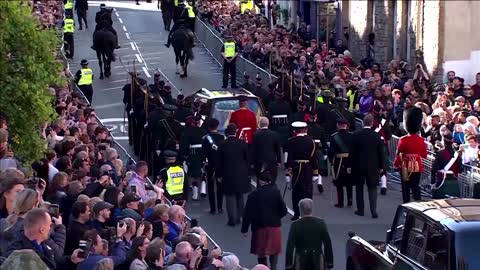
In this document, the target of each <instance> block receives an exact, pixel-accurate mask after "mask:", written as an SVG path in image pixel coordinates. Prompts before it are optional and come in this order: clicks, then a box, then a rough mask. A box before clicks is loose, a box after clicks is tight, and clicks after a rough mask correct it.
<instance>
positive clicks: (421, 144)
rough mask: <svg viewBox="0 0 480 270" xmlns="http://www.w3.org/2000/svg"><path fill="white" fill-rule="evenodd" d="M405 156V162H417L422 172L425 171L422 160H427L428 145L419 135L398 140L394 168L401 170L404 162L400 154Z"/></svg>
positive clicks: (411, 135) (406, 136)
mask: <svg viewBox="0 0 480 270" xmlns="http://www.w3.org/2000/svg"><path fill="white" fill-rule="evenodd" d="M400 153H402V154H403V159H404V161H408V160H416V161H417V162H418V163H419V167H420V172H421V171H423V166H422V158H427V154H428V152H427V144H426V143H425V140H424V139H423V138H422V137H420V136H418V135H417V134H408V135H405V136H403V137H401V138H400V140H398V145H397V154H396V155H395V160H394V161H393V167H395V168H400V167H401V166H402V161H401V160H400V156H399V154H400Z"/></svg>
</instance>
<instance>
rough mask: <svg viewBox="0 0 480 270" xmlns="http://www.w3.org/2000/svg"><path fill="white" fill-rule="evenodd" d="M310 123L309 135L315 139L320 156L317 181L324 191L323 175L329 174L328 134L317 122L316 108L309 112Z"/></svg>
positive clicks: (318, 156) (320, 188) (321, 190)
mask: <svg viewBox="0 0 480 270" xmlns="http://www.w3.org/2000/svg"><path fill="white" fill-rule="evenodd" d="M307 118H308V119H307V124H308V131H307V134H308V136H310V137H312V138H313V140H314V141H315V145H316V147H317V148H316V151H317V158H318V169H319V176H318V182H317V189H318V192H319V193H323V183H322V176H327V175H328V167H327V160H326V159H327V136H326V134H325V129H324V128H323V127H322V126H321V125H320V124H318V123H317V114H316V112H315V111H314V110H310V111H309V112H308V117H307Z"/></svg>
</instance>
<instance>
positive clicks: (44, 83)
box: [0, 1, 65, 164]
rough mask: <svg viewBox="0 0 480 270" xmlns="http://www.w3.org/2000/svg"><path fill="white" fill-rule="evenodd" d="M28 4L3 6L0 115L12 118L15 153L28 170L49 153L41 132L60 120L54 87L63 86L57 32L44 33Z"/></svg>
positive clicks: (0, 12)
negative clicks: (48, 125) (47, 123)
mask: <svg viewBox="0 0 480 270" xmlns="http://www.w3.org/2000/svg"><path fill="white" fill-rule="evenodd" d="M22 2H23V1H0V111H2V112H4V113H6V114H7V116H8V118H9V120H8V124H9V125H8V130H9V135H10V137H11V139H12V149H13V151H14V153H15V156H16V157H17V159H19V160H21V161H23V162H24V163H25V164H31V162H33V161H35V160H38V159H39V158H41V157H42V156H43V153H44V152H45V141H44V139H43V137H42V135H41V127H42V126H43V125H44V123H45V122H46V121H51V120H52V119H53V116H54V115H55V111H54V109H53V106H52V102H53V98H54V97H53V96H52V95H51V94H50V92H49V90H48V87H49V86H50V85H64V84H65V81H63V79H62V78H61V76H60V72H61V70H62V69H63V67H62V64H61V63H59V62H58V61H57V60H56V59H55V56H56V48H57V46H58V45H59V44H61V40H60V38H59V37H58V36H57V34H56V32H55V30H52V29H47V30H44V29H41V27H40V23H39V21H38V20H37V19H36V18H35V17H34V16H32V14H31V9H30V8H29V7H28V6H27V5H26V4H24V3H22Z"/></svg>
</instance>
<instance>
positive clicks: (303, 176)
mask: <svg viewBox="0 0 480 270" xmlns="http://www.w3.org/2000/svg"><path fill="white" fill-rule="evenodd" d="M292 126H293V128H295V136H294V137H293V138H290V139H289V140H288V144H287V150H288V155H287V156H288V157H287V163H286V164H285V169H286V176H285V179H286V182H287V185H291V188H292V205H293V211H294V212H295V214H294V216H293V218H292V220H297V219H298V218H299V217H300V212H299V209H298V202H299V201H300V200H301V199H303V198H310V199H311V198H312V197H313V183H316V182H317V181H318V178H319V176H318V163H317V161H318V158H317V150H316V144H315V141H314V140H313V139H312V138H311V137H310V136H308V135H307V123H305V122H294V123H293V124H292Z"/></svg>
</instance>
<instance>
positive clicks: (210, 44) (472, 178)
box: [195, 18, 480, 198]
mask: <svg viewBox="0 0 480 270" xmlns="http://www.w3.org/2000/svg"><path fill="white" fill-rule="evenodd" d="M195 31H196V35H197V38H198V40H199V41H200V42H201V43H202V44H203V45H204V46H205V49H206V50H207V51H208V52H209V54H210V55H211V56H212V57H213V58H214V59H215V60H216V61H217V63H218V64H219V65H220V66H221V65H222V63H223V58H222V55H221V48H222V46H223V42H224V41H223V39H222V38H221V37H220V33H218V32H217V31H216V30H215V29H213V28H212V27H211V26H210V25H208V24H206V23H205V22H203V21H202V20H200V18H197V20H196V25H195ZM236 65H237V66H236V68H237V81H239V80H241V78H243V73H244V72H246V73H247V74H249V75H250V77H252V76H256V75H257V74H258V76H259V77H261V78H262V80H263V81H264V82H266V81H270V80H274V79H276V78H277V77H275V76H274V75H272V74H270V73H269V72H268V71H266V70H265V69H263V68H261V67H259V66H257V65H255V64H254V63H252V62H251V61H249V60H248V59H246V58H245V57H243V56H240V57H239V58H238V59H237V62H236ZM362 123H363V121H362V120H361V119H358V118H357V119H356V123H355V124H356V128H359V127H360V128H361V127H362ZM398 139H399V138H398V137H396V136H393V137H392V139H391V140H390V141H389V160H390V163H393V159H394V157H395V153H396V151H397V145H398ZM427 147H428V152H429V155H428V157H427V158H426V159H424V160H423V166H424V171H423V174H422V178H421V181H420V186H421V189H422V193H423V195H424V196H431V192H432V190H431V185H430V180H431V171H432V163H433V160H434V159H435V150H434V147H433V146H432V145H431V144H429V143H427ZM387 179H388V181H389V182H392V183H400V176H399V174H398V173H396V172H393V171H391V172H389V174H388V177H387ZM479 182H480V168H478V167H474V166H469V165H464V167H463V173H461V174H460V175H459V176H458V183H459V186H460V192H461V193H460V194H461V196H462V197H465V198H470V197H472V196H473V186H474V184H475V183H479Z"/></svg>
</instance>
